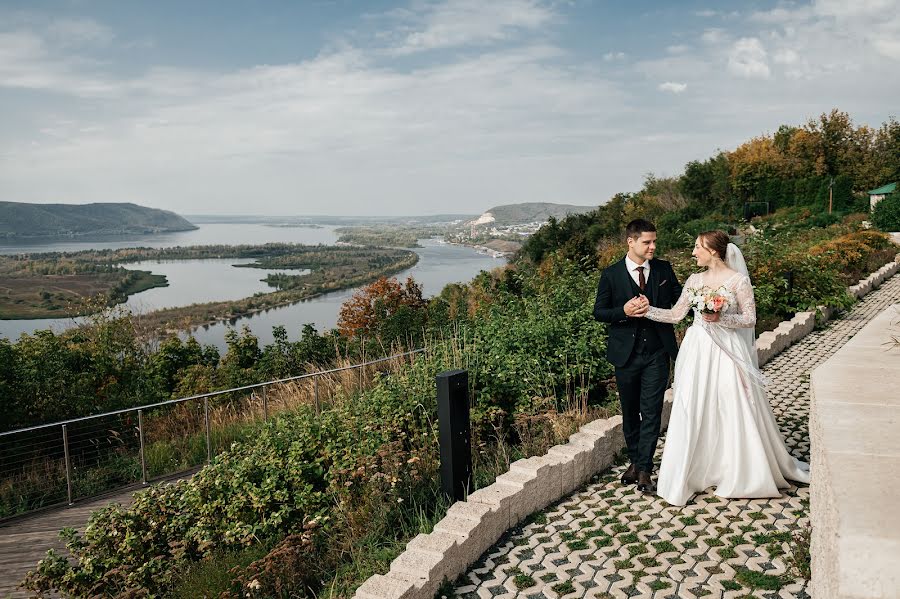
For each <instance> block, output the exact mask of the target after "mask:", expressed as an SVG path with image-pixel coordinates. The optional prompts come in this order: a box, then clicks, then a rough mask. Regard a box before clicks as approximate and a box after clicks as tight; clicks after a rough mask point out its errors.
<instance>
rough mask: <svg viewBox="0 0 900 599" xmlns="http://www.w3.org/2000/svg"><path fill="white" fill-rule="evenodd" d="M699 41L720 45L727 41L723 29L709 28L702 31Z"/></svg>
mask: <svg viewBox="0 0 900 599" xmlns="http://www.w3.org/2000/svg"><path fill="white" fill-rule="evenodd" d="M700 39H701V40H702V41H703V42H705V43H707V44H720V43H722V42H724V41H725V40H726V39H727V36H726V34H725V30H724V29H720V28H718V27H711V28H709V29H706V30H704V31H703V33H702V34H701V35H700Z"/></svg>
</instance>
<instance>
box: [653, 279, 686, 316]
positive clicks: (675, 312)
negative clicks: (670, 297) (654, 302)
mask: <svg viewBox="0 0 900 599" xmlns="http://www.w3.org/2000/svg"><path fill="white" fill-rule="evenodd" d="M694 276H695V275H691V276H689V277H688V279H687V281H685V282H684V287H682V288H681V297H679V298H678V301H677V302H675V305H674V306H672V309H671V310H667V309H666V308H657V307H655V306H650V309H649V310H648V311H647V316H646V317H647V318H649V319H650V320H653V321H656V322H667V323H670V324H675V323H676V322H679V321H681V320H682V319H683V318H684V317H685V316H687V313H688V312H690V310H691V291H690V289H691V288H692V287H693V286H694Z"/></svg>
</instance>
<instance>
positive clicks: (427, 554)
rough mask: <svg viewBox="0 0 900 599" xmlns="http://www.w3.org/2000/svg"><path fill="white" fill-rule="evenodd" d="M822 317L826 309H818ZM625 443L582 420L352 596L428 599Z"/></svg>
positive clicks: (615, 422)
mask: <svg viewBox="0 0 900 599" xmlns="http://www.w3.org/2000/svg"><path fill="white" fill-rule="evenodd" d="M898 270H900V254H898V255H897V256H896V257H895V260H894V261H893V262H890V263H888V264H886V265H884V266H883V267H881V268H880V269H878V270H877V271H876V272H874V273H872V274H871V275H869V276H868V277H867V278H865V279H862V280H860V282H859V283H857V284H856V285H854V286H852V287H850V288H848V290H847V291H848V293H850V294H851V295H853V296H854V297H856V298H861V297H863V296H864V295H866V294H867V293H869V292H870V291H872V290H874V289H876V288H877V287H878V286H880V285H881V283H883V282H884V281H885V280H886V279H887V278H889V277H891V276H892V275H894V274H895V273H897V272H898ZM819 313H820V315H821V318H822V319H824V320H828V319H830V318H831V316H832V315H833V313H832V310H831V309H830V308H827V307H825V306H820V307H819ZM815 325H816V312H801V313H798V314H797V315H795V316H794V318H792V319H790V320H786V321H783V322H781V323H780V324H779V325H778V327H776V329H775V330H774V331H770V332H766V333H763V334H762V335H760V336H759V338H758V339H757V354H758V356H759V363H760V366H762V365H763V364H765V363H766V362H768V361H769V360H771V359H772V358H773V357H774V356H775V355H777V354H778V353H780V352H781V351H783V350H784V349H786V348H787V347H789V346H790V345H792V344H793V343H796V342H797V341H799V340H800V339H802V338H803V337H805V336H806V335H808V334H809V333H811V332H812V331H813V329H814V328H815ZM671 411H672V390H671V389H669V390H667V391H666V396H665V401H664V403H663V419H662V422H663V429H664V430H665V428H666V426H667V424H668V422H669V415H670V414H671ZM624 446H625V438H624V436H623V434H622V417H621V416H613V417H612V418H606V419H600V420H595V421H593V422H590V423H588V424H586V425H584V426H583V427H581V429H580V430H579V431H578V432H577V433H575V434H573V435H572V436H571V437H569V442H568V443H567V444H565V445H556V446H554V447H551V448H550V450H549V451H548V452H547V454H546V455H543V456H535V457H531V458H526V459H522V460H517V461H515V462H513V463H512V464H510V468H509V471H508V472H506V473H505V474H501V475H500V476H498V477H497V480H496V482H494V484H492V485H489V486H487V487H485V488H483V489H479V490H478V491H475V492H474V493H472V494H471V495H469V497H468V499H467V500H466V501H459V502H457V503H455V504H453V505H452V506H450V509H448V510H447V515H446V516H445V517H444V519H443V520H441V521H440V522H438V523H437V524H436V525H435V527H434V531H433V532H431V533H429V534H420V535H418V536H416V537H415V538H414V539H412V540H411V541H410V542H409V543H408V544H407V545H406V551H404V552H403V553H401V554H400V555H399V556H398V557H397V558H396V559H395V560H394V561H393V562H391V566H390V570H389V571H388V573H387V574H384V575H382V574H375V575H374V576H372V577H370V578H369V579H367V580H366V581H365V582H364V583H363V584H362V585H360V587H359V588H358V589H357V591H356V594H355V595H354V597H355V598H356V599H432V598H433V597H434V594H435V592H436V591H437V590H438V588H439V587H440V585H441V583H442V582H443V581H444V580H445V579H446V580H449V581H451V582H452V581H453V580H455V579H456V578H457V577H458V576H459V575H460V574H463V573H465V572H466V569H467V568H468V567H469V566H470V565H471V564H473V563H474V562H475V561H476V560H477V559H478V558H479V557H480V556H481V554H482V553H484V552H485V551H487V550H488V549H489V548H490V547H491V546H492V545H493V544H494V543H496V542H497V540H498V539H499V538H500V537H501V536H502V535H503V533H505V532H506V531H507V530H509V529H510V528H512V527H514V526H516V525H517V524H518V523H519V522H521V521H522V520H523V519H524V518H525V517H527V516H529V515H530V514H532V513H534V512H536V511H538V510H541V509H543V508H545V507H547V506H548V505H550V504H552V503H554V502H556V501H558V500H559V499H561V498H562V497H565V496H567V495H569V494H571V493H572V492H574V491H575V490H576V489H578V488H580V487H581V486H582V485H584V484H585V483H586V482H588V481H589V480H590V478H591V477H592V476H594V475H595V474H598V473H600V472H602V471H604V470H606V469H607V468H609V467H610V466H611V465H612V464H613V461H614V459H615V456H616V454H617V453H618V452H619V451H621V449H622V448H623V447H624Z"/></svg>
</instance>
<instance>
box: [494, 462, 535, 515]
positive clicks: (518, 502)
mask: <svg viewBox="0 0 900 599" xmlns="http://www.w3.org/2000/svg"><path fill="white" fill-rule="evenodd" d="M497 482H498V483H503V484H505V485H510V486H514V487H518V489H519V490H518V491H517V492H516V494H515V496H514V497H513V501H512V502H511V503H510V506H509V521H510V526H515V525H516V524H518V523H519V522H521V520H522V519H523V518H524V517H525V516H528V515H529V514H531V513H532V512H534V511H535V510H537V509H538V507H539V505H540V500H541V496H542V494H543V489H542V485H541V484H540V481H539V479H538V478H537V477H536V476H533V475H531V474H529V473H527V472H523V471H521V470H510V471H508V472H505V473H503V474H501V475H500V476H498V477H497Z"/></svg>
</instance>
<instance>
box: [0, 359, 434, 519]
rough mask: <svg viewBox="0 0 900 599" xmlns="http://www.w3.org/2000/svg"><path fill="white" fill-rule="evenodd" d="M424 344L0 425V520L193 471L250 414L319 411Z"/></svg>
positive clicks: (236, 434)
mask: <svg viewBox="0 0 900 599" xmlns="http://www.w3.org/2000/svg"><path fill="white" fill-rule="evenodd" d="M424 351H425V349H424V348H420V349H416V350H412V351H407V352H403V353H398V354H394V355H391V356H386V357H383V358H378V359H375V360H369V361H366V362H361V363H359V364H352V365H348V366H340V367H337V368H331V369H328V370H320V371H317V372H311V373H304V374H301V375H297V376H291V377H286V378H280V379H273V380H270V381H264V382H261V383H254V384H252V385H243V386H240V387H234V388H230V389H223V390H220V391H211V392H209V393H200V394H197V395H191V396H189V397H182V398H178V399H172V400H167V401H161V402H156V403H151V404H146V405H140V406H135V407H131V408H124V409H120V410H113V411H110V412H105V413H102V414H95V415H91V416H82V417H79V418H70V419H68V420H62V421H59V422H53V423H50V424H41V425H37V426H30V427H25V428H20V429H17V430H12V431H5V432H0V522H3V521H5V520H9V519H10V518H13V517H19V516H22V515H25V514H30V513H33V512H35V511H38V510H43V509H47V508H50V507H59V506H62V505H67V504H68V505H72V504H73V503H74V502H75V501H76V500H80V499H86V498H90V497H96V496H100V495H105V494H107V493H109V492H111V491H115V490H123V489H127V488H129V487H133V486H134V485H136V484H142V485H147V484H149V483H150V482H153V481H155V480H160V479H163V478H170V477H173V476H178V475H179V474H186V473H190V472H192V471H195V470H196V469H197V468H198V467H201V466H202V465H204V464H206V463H209V462H210V461H212V459H213V457H214V456H215V455H217V454H218V453H220V452H221V451H222V450H224V449H227V447H229V446H230V444H231V443H232V442H234V441H237V440H240V439H242V438H245V436H246V435H248V434H249V433H250V432H251V430H252V428H251V426H250V425H252V424H253V423H255V422H258V421H260V420H261V421H263V422H265V421H268V420H269V419H270V418H271V417H272V416H273V415H274V414H275V413H276V412H280V411H284V410H288V409H290V408H292V407H294V406H298V405H308V406H310V407H311V408H312V409H314V410H315V411H316V413H317V414H318V413H320V412H321V410H322V409H323V408H324V407H327V404H328V402H330V401H332V400H333V398H334V396H335V392H336V391H337V390H338V389H342V390H344V391H353V390H354V389H356V390H359V391H361V390H363V389H364V388H365V386H366V384H367V383H368V382H371V380H372V377H371V376H370V373H371V371H373V370H376V371H377V370H378V369H379V367H381V366H382V365H385V364H386V365H388V366H390V365H391V364H392V363H394V364H396V363H398V362H400V361H403V362H404V363H405V361H406V360H407V358H408V359H409V360H410V361H411V360H413V359H414V357H415V356H416V355H417V354H420V353H422V352H424ZM354 371H355V373H354ZM354 374H355V376H354ZM354 379H355V380H354ZM227 396H230V397H227Z"/></svg>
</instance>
